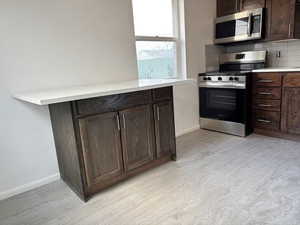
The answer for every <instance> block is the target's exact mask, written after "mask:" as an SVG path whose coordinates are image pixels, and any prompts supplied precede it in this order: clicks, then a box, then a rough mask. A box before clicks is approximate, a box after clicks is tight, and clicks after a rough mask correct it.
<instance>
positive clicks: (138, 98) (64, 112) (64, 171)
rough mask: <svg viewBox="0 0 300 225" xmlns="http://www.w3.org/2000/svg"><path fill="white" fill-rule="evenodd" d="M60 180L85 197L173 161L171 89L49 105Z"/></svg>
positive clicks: (173, 131) (174, 145)
mask: <svg viewBox="0 0 300 225" xmlns="http://www.w3.org/2000/svg"><path fill="white" fill-rule="evenodd" d="M49 109H50V115H51V121H52V127H53V134H54V139H55V145H56V151H57V158H58V163H59V168H60V173H61V177H62V179H63V180H64V181H65V182H66V183H67V184H68V185H69V186H70V188H71V189H72V190H73V191H74V192H76V193H77V194H78V196H79V197H80V198H81V199H82V200H84V201H87V200H88V199H89V198H90V197H91V196H92V195H93V194H95V193H98V192H99V191H101V190H103V189H104V188H107V187H109V186H111V185H113V184H115V183H117V182H119V181H122V180H124V179H127V178H128V177H131V176H133V175H136V174H138V173H141V172H143V171H145V170H147V169H150V168H153V167H156V166H158V165H160V164H162V163H165V162H167V161H170V160H172V159H173V160H175V159H176V144H175V126H174V109H173V91H172V87H166V88H159V89H153V90H148V91H139V92H133V93H126V94H119V95H112V96H105V97H99V98H92V99H86V100H79V101H74V102H66V103H59V104H53V105H50V106H49Z"/></svg>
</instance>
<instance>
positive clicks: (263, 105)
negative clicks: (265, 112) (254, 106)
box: [258, 104, 273, 107]
mask: <svg viewBox="0 0 300 225" xmlns="http://www.w3.org/2000/svg"><path fill="white" fill-rule="evenodd" d="M258 106H260V107H273V106H272V105H267V104H259V105H258Z"/></svg>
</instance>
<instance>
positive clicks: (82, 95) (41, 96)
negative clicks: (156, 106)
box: [14, 79, 196, 105]
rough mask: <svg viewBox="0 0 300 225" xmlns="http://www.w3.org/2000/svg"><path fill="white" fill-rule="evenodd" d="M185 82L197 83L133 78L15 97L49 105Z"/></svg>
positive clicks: (192, 81) (185, 81)
mask: <svg viewBox="0 0 300 225" xmlns="http://www.w3.org/2000/svg"><path fill="white" fill-rule="evenodd" d="M185 83H190V84H193V83H194V84H196V81H195V80H192V79H186V80H183V79H151V80H132V81H125V82H120V83H107V84H98V85H96V84H95V85H85V86H73V87H66V88H59V89H51V90H42V91H32V92H24V93H17V94H15V95H14V98H16V99H19V100H22V101H25V102H30V103H33V104H36V105H49V104H54V103H60V102H69V101H75V100H80V99H87V98H94V97H100V96H107V95H113V94H121V93H127V92H134V91H141V90H148V89H153V88H160V87H167V86H174V85H178V84H185Z"/></svg>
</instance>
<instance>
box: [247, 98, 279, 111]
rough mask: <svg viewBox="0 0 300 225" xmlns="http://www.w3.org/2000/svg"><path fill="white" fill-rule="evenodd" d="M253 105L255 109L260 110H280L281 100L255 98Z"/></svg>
mask: <svg viewBox="0 0 300 225" xmlns="http://www.w3.org/2000/svg"><path fill="white" fill-rule="evenodd" d="M253 107H254V109H258V110H265V111H276V112H280V109H281V101H280V100H270V99H258V98H255V99H254V103H253Z"/></svg>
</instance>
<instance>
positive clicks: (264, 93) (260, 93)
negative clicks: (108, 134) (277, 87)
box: [258, 92, 272, 95]
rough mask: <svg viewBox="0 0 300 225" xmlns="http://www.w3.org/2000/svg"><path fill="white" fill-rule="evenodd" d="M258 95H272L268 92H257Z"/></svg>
mask: <svg viewBox="0 0 300 225" xmlns="http://www.w3.org/2000/svg"><path fill="white" fill-rule="evenodd" d="M258 94H259V95H272V93H270V92H258Z"/></svg>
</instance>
